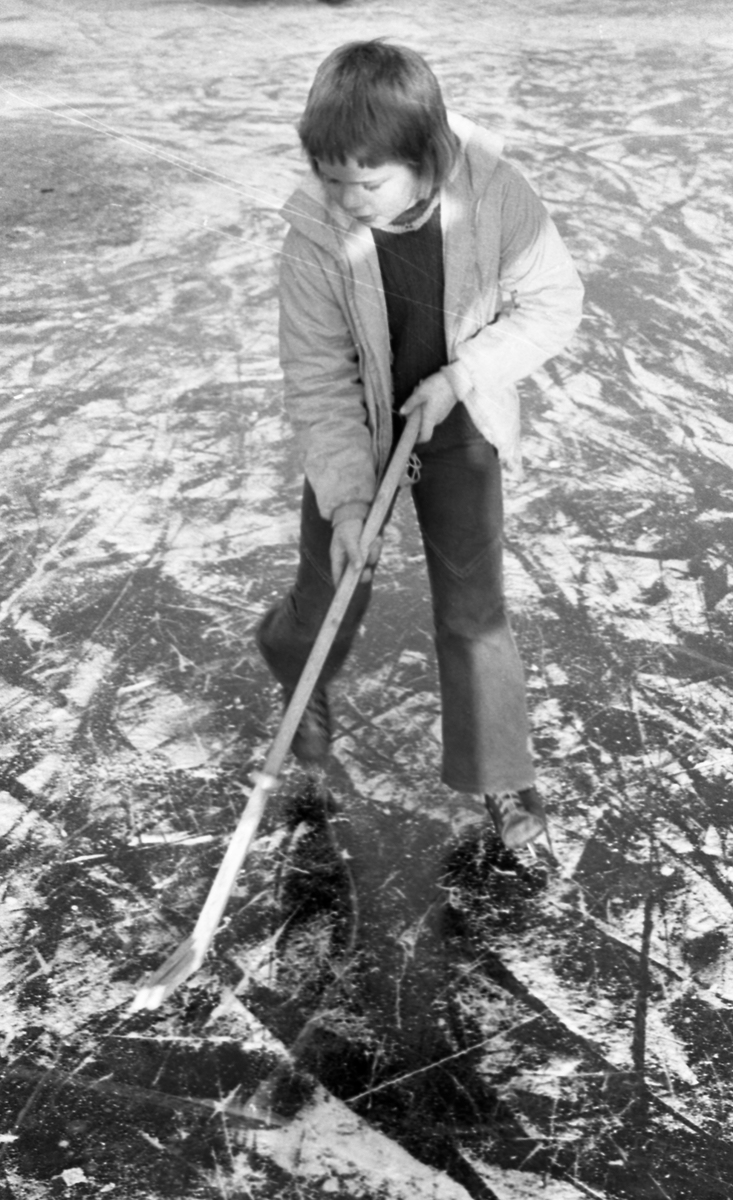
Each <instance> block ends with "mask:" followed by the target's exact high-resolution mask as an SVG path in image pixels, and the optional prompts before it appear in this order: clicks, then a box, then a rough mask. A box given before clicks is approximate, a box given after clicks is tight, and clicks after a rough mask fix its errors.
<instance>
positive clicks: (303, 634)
mask: <svg viewBox="0 0 733 1200" xmlns="http://www.w3.org/2000/svg"><path fill="white" fill-rule="evenodd" d="M331 532H332V529H331V524H330V522H329V521H326V520H324V519H323V517H322V516H321V514H320V513H319V511H318V506H317V504H316V499H315V496H314V494H313V489H312V488H311V486H310V484H309V483H308V482H307V481H306V483H305V486H304V488H303V504H302V509H301V525H300V563H299V565H298V573H297V576H296V579H295V584H294V585H293V587H292V588H291V589H290V591H289V592H288V593H287V595H286V596H285V597H284V598H283V599H282V600H280V601H279V602H278V603H277V604H275V605H274V606H273V607H272V608H271V609H270V610H269V612H268V613H267V614H266V615H265V617H264V618H263V620H262V622H261V624H260V626H259V628H258V630H257V644H258V646H259V648H260V650H261V652H262V654H263V656H264V658H265V661H266V662H267V665H268V666H269V668H270V670H271V671H272V673H273V675H274V676H275V678H276V679H277V680H279V682H280V683H282V684H283V685H284V687H285V688H289V689H292V688H294V687H295V685H296V683H297V682H298V679H299V678H300V674H301V671H302V670H303V667H304V666H305V662H306V659H307V658H308V655H309V654H310V651H311V647H312V645H313V643H314V641H315V639H316V637H317V635H318V631H319V629H320V628H321V625H322V624H323V618H324V617H325V615H326V612H327V611H328V607H329V605H330V603H331V601H332V599H333V595H334V586H333V581H332V579H331V561H330V557H329V549H330V545H331ZM370 595H371V583H359V584H358V585H357V588H356V592H355V593H354V596H353V598H352V600H351V603H350V605H349V608H348V610H347V612H346V615H345V617H344V619H343V621H342V623H341V628H340V630H339V633H338V635H337V637H336V639H335V641H334V644H333V646H332V647H331V651H330V653H329V655H328V658H327V659H326V664H325V666H324V668H323V671H322V672H321V678H320V682H321V683H322V684H326V683H328V681H329V680H330V679H331V678H332V677H333V676H334V675H335V674H336V672H337V671H338V670H339V668H340V667H341V666H342V664H343V662H344V659H345V658H346V656H347V654H348V652H349V650H350V648H351V644H352V642H353V640H354V637H355V635H356V631H357V629H358V627H359V624H360V622H361V620H362V617H363V616H364V612H365V611H366V607H367V605H368V603H369V598H370Z"/></svg>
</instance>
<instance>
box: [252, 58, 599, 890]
mask: <svg viewBox="0 0 733 1200" xmlns="http://www.w3.org/2000/svg"><path fill="white" fill-rule="evenodd" d="M299 133H300V138H301V142H302V144H303V147H304V149H305V151H306V154H307V155H308V158H309V160H310V165H311V168H312V174H311V176H310V178H309V179H308V180H307V181H306V182H305V183H304V184H303V185H302V186H301V187H300V188H298V190H297V191H296V192H295V194H294V195H293V196H292V198H291V200H290V201H289V203H288V205H287V206H286V208H285V211H284V215H285V217H286V219H287V220H288V221H289V222H290V229H289V232H288V234H287V237H286V240H285V245H284V249H283V255H282V268H281V282H280V287H281V292H280V339H281V363H282V368H283V372H284V377H285V398H286V404H287V407H288V411H289V413H290V417H291V419H292V423H293V426H294V428H295V432H296V435H297V438H298V440H299V444H300V449H301V453H302V457H303V462H304V467H305V476H306V478H305V487H304V493H303V503H302V517H301V540H300V564H299V568H298V573H297V578H296V581H295V584H294V587H293V588H292V590H291V591H290V592H289V594H288V595H287V596H286V597H285V598H284V599H283V600H282V601H281V602H280V603H279V604H277V605H276V606H275V607H274V608H273V609H271V610H270V612H269V613H268V614H267V615H266V617H265V618H264V620H263V622H262V624H261V626H260V629H259V632H258V641H259V645H260V648H261V650H262V652H263V654H264V656H265V659H266V661H267V662H268V664H269V666H270V668H271V670H272V671H273V673H274V674H275V676H276V678H277V679H278V680H279V681H280V683H281V684H282V685H283V688H284V691H285V696H286V699H287V698H288V697H289V695H290V694H292V691H293V689H294V687H295V685H296V683H297V680H298V678H299V675H300V672H301V670H302V668H303V665H304V663H305V661H306V658H307V656H308V653H309V651H310V648H311V646H312V644H313V641H314V639H315V636H316V634H317V632H318V629H319V628H320V625H321V623H322V620H323V617H324V615H325V612H326V610H327V608H328V605H329V603H330V601H331V599H332V596H333V591H334V585H335V584H336V583H337V582H338V580H339V578H340V576H341V574H342V572H343V570H344V567H345V565H346V563H347V562H348V561H351V562H353V563H354V564H355V565H357V566H359V565H361V564H360V559H359V539H360V534H361V530H362V526H363V523H364V519H365V516H366V513H367V511H368V508H369V505H370V502H371V501H372V499H373V497H374V494H375V491H376V488H377V484H378V481H379V479H380V478H381V475H382V473H383V471H384V468H385V464H386V463H387V461H388V459H389V456H390V453H391V450H392V448H393V446H394V444H395V440H396V438H397V437H398V436H399V433H400V432H401V429H402V427H403V424H404V418H405V416H406V415H407V414H409V413H411V412H412V411H414V410H415V409H419V411H420V430H419V434H418V445H417V453H418V457H419V463H420V474H419V479H418V481H417V482H415V483H414V485H413V488H412V495H413V499H414V504H415V508H416V511H417V518H418V521H419V524H420V530H421V533H422V538H423V543H424V547H425V555H426V560H427V567H428V575H429V579H430V589H431V594H432V603H433V615H434V622H435V644H436V649H437V657H438V667H439V674H440V688H441V698H442V730H443V774H442V778H443V781H444V782H445V783H446V784H447V785H448V786H449V787H451V788H453V789H455V790H456V791H459V792H469V793H474V794H476V793H478V794H481V795H483V796H484V798H485V802H486V806H487V809H488V812H489V815H490V816H491V818H492V819H493V821H494V824H495V827H496V830H497V833H498V834H499V836H500V837H501V839H502V841H503V843H504V846H505V847H507V848H508V850H509V851H510V857H514V858H515V860H516V863H517V869H520V868H521V859H522V848H525V847H528V846H529V845H530V843H532V842H533V841H534V840H535V839H536V838H537V837H539V836H540V835H541V834H542V833H543V831H544V830H545V815H544V809H543V805H542V802H541V800H540V798H539V796H538V795H537V792H536V789H535V786H534V780H535V775H534V768H533V764H532V760H531V756H530V749H529V728H528V721H527V712H526V701H525V687H524V677H523V671H522V666H521V663H520V660H519V656H518V653H517V649H516V646H515V643H514V639H513V636H512V633H511V630H510V628H509V623H508V618H507V614H506V611H505V607H504V595H503V584H502V562H501V554H502V545H501V543H502V490H501V466H500V463H501V461H502V460H503V461H504V462H509V463H511V462H512V461H516V460H517V457H518V435H519V413H518V399H517V395H516V391H515V388H514V384H515V383H516V381H517V380H519V379H521V378H522V377H523V376H525V375H527V374H528V373H529V372H531V371H534V370H536V368H537V367H539V366H540V365H541V364H542V363H543V362H545V360H546V359H547V358H549V357H550V356H551V355H553V354H556V353H557V352H558V351H559V350H561V349H562V348H563V347H564V346H565V345H566V343H567V342H568V340H569V339H570V337H571V335H572V333H573V331H574V330H575V328H576V326H577V324H578V322H579V319H580V312H581V300H582V291H583V289H582V286H581V284H580V281H579V279H578V275H577V273H576V271H575V268H574V266H573V264H572V262H571V259H570V257H569V255H568V252H567V250H566V249H565V247H564V245H563V243H562V241H561V240H560V237H559V235H558V233H557V230H556V229H555V226H554V225H553V223H552V221H551V220H550V218H549V216H548V214H547V212H546V210H545V209H544V207H543V205H542V204H541V202H540V201H539V199H538V198H537V196H536V195H535V193H534V192H533V191H532V189H531V188H530V187H529V185H528V184H527V183H526V182H525V180H524V179H523V177H522V176H521V175H520V174H519V173H518V172H517V171H516V170H515V168H514V167H512V166H510V164H509V163H507V162H506V161H505V160H504V159H503V158H501V155H500V151H501V146H500V142H499V139H498V138H497V137H496V136H495V135H493V134H491V133H488V132H487V131H485V130H483V129H480V128H479V127H478V126H476V125H475V124H473V123H472V122H470V121H468V120H466V119H465V118H461V117H457V116H453V115H451V116H450V117H448V116H447V114H446V110H445V107H444V104H443V99H442V96H441V92H440V87H439V85H438V82H437V80H436V78H435V76H434V75H433V73H432V71H431V70H430V68H429V67H428V65H427V63H426V62H425V60H424V59H423V58H422V57H421V56H420V55H419V54H417V53H416V52H415V51H413V50H409V49H407V48H405V47H401V46H396V45H391V44H388V43H386V42H384V41H382V40H381V39H378V40H375V41H368V42H352V43H349V44H347V45H344V46H341V47H339V48H338V49H337V50H334V51H333V52H332V53H331V54H329V56H328V57H327V58H326V59H325V61H324V62H323V63H322V64H321V66H320V67H319V69H318V71H317V73H316V77H315V80H314V82H313V86H312V87H311V90H310V94H309V96H308V101H307V104H306V108H305V113H304V114H303V117H302V119H301V121H300V125H299ZM377 553H378V550H377V547H376V546H375V547H374V548H373V550H372V552H371V554H370V556H369V562H368V563H367V564H366V566H365V570H364V573H363V575H362V577H361V580H360V582H359V584H358V586H357V589H356V593H355V595H354V598H353V600H352V602H351V606H350V608H349V611H348V612H347V614H346V617H345V618H344V621H343V624H342V626H341V629H340V632H339V635H338V637H337V639H336V641H335V643H334V646H333V649H332V651H331V654H330V656H329V658H328V660H327V662H326V665H325V667H324V670H323V673H322V676H321V679H320V681H319V685H318V686H317V688H316V689H315V691H314V694H313V698H312V700H311V703H310V704H309V706H308V709H307V711H306V713H305V716H304V718H303V721H302V722H301V725H300V728H299V730H298V733H297V735H296V738H295V740H294V742H293V750H294V753H295V754H296V756H297V757H298V758H300V759H301V760H302V761H304V762H309V763H320V762H322V761H323V760H324V759H325V757H326V755H327V753H328V746H329V739H330V716H329V710H328V700H327V694H326V685H327V683H328V681H329V680H330V679H331V678H332V677H333V676H334V674H335V673H336V672H337V671H338V669H339V668H340V667H341V665H342V663H343V662H344V659H345V658H346V656H347V654H348V652H349V649H350V646H351V644H352V641H353V639H354V636H355V634H356V631H357V628H358V626H359V623H360V621H361V619H362V617H363V616H364V613H365V610H366V607H367V604H368V602H369V597H370V591H371V573H372V569H373V566H374V564H375V562H376V557H377Z"/></svg>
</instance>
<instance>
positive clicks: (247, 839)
mask: <svg viewBox="0 0 733 1200" xmlns="http://www.w3.org/2000/svg"><path fill="white" fill-rule="evenodd" d="M419 427H420V416H419V414H418V413H412V414H411V415H410V417H409V418H408V421H407V424H406V426H405V428H404V430H403V433H402V436H401V438H400V440H399V442H398V444H397V447H396V449H395V452H394V454H393V456H392V459H391V461H390V463H389V466H388V467H387V470H386V472H385V474H384V478H383V479H382V482H381V483H380V485H379V489H378V491H377V494H376V496H375V498H374V502H373V503H372V506H371V509H370V511H369V515H368V517H367V519H366V521H365V522H364V529H363V530H362V535H361V541H360V543H359V547H360V551H361V558H362V560H363V561H365V560H366V557H367V555H368V553H369V550H370V549H371V546H372V543H373V541H374V539H375V538H376V537H378V536H379V534H380V532H381V530H382V526H383V525H384V522H385V520H386V518H387V515H388V513H389V510H390V506H391V504H392V501H393V499H394V496H395V493H396V492H397V489H398V487H399V485H400V481H401V479H402V477H403V474H404V472H405V469H406V467H407V463H408V461H409V457H410V454H411V453H412V448H413V446H414V445H415V442H416V440H417V432H418V429H419ZM362 569H363V566H354V565H353V564H351V563H350V564H349V565H348V566H347V568H346V570H345V571H344V574H343V577H342V579H341V581H340V583H339V585H338V587H337V589H336V593H335V595H334V598H333V600H332V602H331V605H330V607H329V610H328V612H327V613H326V616H325V618H324V621H323V625H322V626H321V629H320V631H319V633H318V637H317V638H316V640H315V642H314V644H313V648H312V649H311V652H310V654H309V656H308V660H307V662H306V664H305V666H304V668H303V671H302V673H301V676H300V679H299V680H298V684H297V686H296V688H295V691H294V692H293V695H292V697H291V699H290V703H289V704H288V707H287V709H286V711H285V714H284V716H283V719H282V721H281V723H280V727H279V729H278V731H277V733H276V735H275V740H274V741H273V743H272V746H271V748H270V751H269V754H268V755H267V758H266V759H265V765H264V768H263V771H262V773H261V775H260V776H259V778H258V780H257V782H256V784H255V787H254V789H253V791H252V792H251V793H250V796H249V799H248V800H247V804H246V805H245V808H244V811H243V813H242V815H241V817H240V819H239V823H238V824H237V827H236V829H235V830H234V833H233V834H232V838H231V841H230V843H229V846H228V847H227V851H226V854H225V855H224V858H223V859H222V862H221V865H220V866H219V870H218V871H217V873H216V875H215V877H214V881H213V883H212V885H211V887H210V889H209V893H208V895H207V897H206V900H205V901H204V905H203V907H202V909H201V912H200V913H199V917H198V920H197V922H196V925H195V926H194V930H193V933H192V934H191V936H190V937H188V938H186V939H185V941H184V942H182V943H181V945H180V946H179V947H178V948H177V949H176V950H175V951H174V953H173V954H172V955H170V956H169V958H167V959H166V961H165V962H164V963H163V965H162V966H161V967H160V968H159V969H158V970H157V971H155V972H154V973H153V974H152V975H151V976H150V977H149V978H148V980H147V981H146V983H145V984H144V985H143V986H142V988H140V990H139V991H138V993H137V996H136V997H135V999H134V1001H133V1004H132V1006H131V1011H133V1012H136V1011H137V1010H138V1009H140V1008H157V1007H158V1005H159V1004H161V1003H162V1002H163V1000H164V999H166V997H167V996H169V995H170V994H171V992H173V991H174V990H175V989H176V988H177V987H178V985H179V984H181V983H183V981H184V979H187V978H188V976H189V975H192V974H193V972H194V971H196V970H198V968H199V967H200V966H201V963H202V962H203V960H204V957H205V955H206V953H207V951H208V949H209V946H210V945H211V943H212V941H213V940H214V934H215V933H216V930H217V928H218V926H219V922H220V921H221V918H222V916H223V913H224V909H225V908H226V905H227V901H228V900H229V897H230V895H231V893H232V890H233V888H234V885H235V883H236V880H237V875H238V873H239V869H240V867H241V865H242V863H243V862H244V859H245V858H246V856H247V852H248V850H249V848H250V846H251V844H252V842H253V840H254V837H255V834H256V833H257V828H258V826H259V823H260V820H261V818H262V814H263V812H264V810H265V805H266V803H267V793H268V792H269V791H270V790H271V789H272V788H273V787H274V786H275V784H276V782H277V776H278V774H279V772H280V769H281V767H282V764H283V761H284V759H285V755H286V754H287V752H288V750H289V749H290V744H291V742H292V740H293V738H294V737H295V733H296V730H297V728H298V725H299V724H300V721H301V718H302V716H303V713H304V712H305V709H306V706H307V704H308V701H309V699H310V697H311V694H312V692H313V688H314V687H315V686H316V683H317V682H318V679H319V676H320V674H321V671H322V670H323V666H324V664H325V662H326V658H327V657H328V653H329V650H330V649H331V646H332V645H333V642H334V638H335V637H336V634H337V633H338V630H339V627H340V625H341V622H342V620H343V618H344V615H345V613H346V610H347V608H348V606H349V602H350V600H351V597H352V596H353V594H354V591H355V590H356V585H357V584H358V582H359V577H360V575H361V571H362Z"/></svg>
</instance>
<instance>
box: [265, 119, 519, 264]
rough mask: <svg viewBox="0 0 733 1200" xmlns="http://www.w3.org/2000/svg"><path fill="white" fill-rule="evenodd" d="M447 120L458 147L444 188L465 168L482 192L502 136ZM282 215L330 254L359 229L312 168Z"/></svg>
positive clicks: (498, 154)
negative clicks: (329, 196)
mask: <svg viewBox="0 0 733 1200" xmlns="http://www.w3.org/2000/svg"><path fill="white" fill-rule="evenodd" d="M448 122H449V124H450V127H451V129H452V130H453V132H454V133H455V135H456V136H457V138H458V141H459V144H460V150H459V155H458V158H457V160H456V164H455V166H454V168H453V170H452V172H451V174H450V176H449V177H448V179H447V180H446V182H445V183H444V184H443V190H447V191H450V189H451V188H452V187H453V186H455V184H456V183H457V181H458V177H459V175H460V173H461V171H463V170H467V171H468V173H469V176H470V179H471V184H472V189H474V190H476V191H477V192H478V194H481V193H482V191H483V190H484V188H485V186H486V185H487V184H488V182H489V180H490V178H491V176H492V175H493V173H494V171H495V170H496V165H497V163H498V161H499V159H500V157H501V153H502V150H503V146H504V139H503V138H502V137H501V135H500V134H497V133H494V132H492V131H491V130H488V129H482V128H481V126H480V125H476V124H475V122H473V121H470V120H469V119H468V117H462V116H460V115H459V114H458V113H449V114H448ZM281 216H282V217H283V218H284V219H285V220H286V221H287V222H288V223H289V224H290V225H292V226H293V227H294V228H295V229H297V230H298V231H299V232H300V233H302V234H304V235H305V236H306V237H307V238H309V239H310V240H311V241H313V242H317V243H318V244H320V245H322V246H324V247H325V248H327V249H330V250H331V252H332V253H335V252H336V251H337V248H338V245H339V243H340V241H341V238H342V237H343V235H344V234H347V233H354V232H356V231H357V230H359V229H361V228H362V226H361V225H360V223H359V222H358V221H356V220H354V218H353V217H350V216H349V215H348V214H347V213H345V212H344V211H343V209H341V208H339V207H338V206H337V205H335V204H331V203H329V200H328V197H327V194H326V189H325V188H324V186H323V184H322V183H321V181H320V179H318V177H317V176H316V175H314V174H313V172H312V171H310V172H309V173H308V175H307V176H306V177H305V178H304V179H303V181H302V183H300V184H299V185H298V187H297V188H296V189H295V191H294V192H293V194H292V195H291V197H290V199H289V200H288V201H287V203H286V204H285V205H284V206H283V208H282V209H281Z"/></svg>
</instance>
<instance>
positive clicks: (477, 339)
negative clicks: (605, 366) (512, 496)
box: [456, 163, 583, 398]
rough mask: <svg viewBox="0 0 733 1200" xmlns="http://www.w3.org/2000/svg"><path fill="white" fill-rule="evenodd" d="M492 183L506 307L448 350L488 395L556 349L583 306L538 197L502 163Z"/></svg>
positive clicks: (574, 276) (571, 269) (575, 275)
mask: <svg viewBox="0 0 733 1200" xmlns="http://www.w3.org/2000/svg"><path fill="white" fill-rule="evenodd" d="M500 182H501V188H502V194H501V210H500V211H501V245H500V261H499V284H500V287H501V290H502V293H504V294H509V295H510V296H511V301H512V303H511V307H510V309H509V310H508V311H503V312H502V313H501V315H500V317H499V319H498V320H497V321H496V322H495V323H494V324H490V325H486V326H485V327H484V328H482V329H480V330H479V332H478V333H477V334H475V336H474V337H472V338H469V339H468V340H467V341H465V342H463V343H462V344H461V345H459V346H458V347H457V350H456V358H457V361H458V363H460V364H461V366H462V367H463V368H465V369H466V371H467V372H468V376H469V377H470V379H471V380H472V382H473V384H474V386H478V388H479V389H480V388H481V386H482V384H483V386H484V387H490V388H491V389H493V390H500V389H502V388H506V387H507V386H509V385H511V384H514V383H516V382H517V381H518V380H520V379H523V378H524V377H525V376H526V375H529V374H531V373H532V371H536V370H537V368H538V367H540V366H541V365H542V363H544V362H545V361H546V360H547V359H548V358H551V357H552V356H553V355H555V354H558V353H559V352H560V351H561V350H562V349H564V347H565V346H566V345H567V343H568V342H569V341H570V338H571V337H572V335H573V333H574V332H575V330H576V328H577V326H578V324H579V322H580V318H581V314H582V299H583V285H582V283H581V281H580V278H579V276H578V273H577V271H576V269H575V266H574V264H573V261H572V259H571V257H570V254H569V253H568V251H567V249H566V247H565V245H564V243H563V241H562V239H561V238H560V235H559V233H558V231H557V229H556V228H555V225H554V223H553V221H552V220H551V218H550V216H549V214H548V212H547V210H546V209H545V207H544V205H543V204H542V202H541V201H540V199H539V198H538V196H536V194H535V193H534V191H533V190H532V188H531V187H530V185H529V184H528V183H527V182H526V180H525V179H524V178H523V176H521V175H520V174H519V172H518V171H516V170H515V169H514V168H513V167H511V166H510V165H509V164H507V163H502V164H501V175H500ZM487 207H488V206H487ZM479 253H480V251H479ZM461 398H463V397H461Z"/></svg>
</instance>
